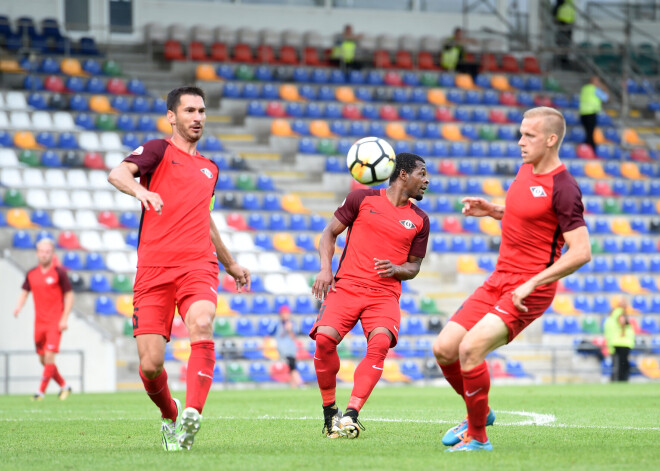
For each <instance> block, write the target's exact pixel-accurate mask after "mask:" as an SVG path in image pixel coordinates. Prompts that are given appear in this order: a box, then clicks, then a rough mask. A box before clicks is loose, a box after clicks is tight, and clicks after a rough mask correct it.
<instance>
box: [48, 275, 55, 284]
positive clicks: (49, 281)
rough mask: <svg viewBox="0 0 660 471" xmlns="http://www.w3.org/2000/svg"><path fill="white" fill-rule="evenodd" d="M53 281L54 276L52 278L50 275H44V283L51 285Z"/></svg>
mask: <svg viewBox="0 0 660 471" xmlns="http://www.w3.org/2000/svg"><path fill="white" fill-rule="evenodd" d="M53 283H55V278H53V277H52V276H48V277H46V284H47V285H52V284H53Z"/></svg>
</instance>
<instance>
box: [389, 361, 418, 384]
mask: <svg viewBox="0 0 660 471" xmlns="http://www.w3.org/2000/svg"><path fill="white" fill-rule="evenodd" d="M383 379H384V380H385V381H389V382H390V383H409V382H410V381H412V380H411V379H410V377H409V376H406V375H404V374H403V373H401V368H399V363H397V362H396V361H394V360H385V363H384V364H383Z"/></svg>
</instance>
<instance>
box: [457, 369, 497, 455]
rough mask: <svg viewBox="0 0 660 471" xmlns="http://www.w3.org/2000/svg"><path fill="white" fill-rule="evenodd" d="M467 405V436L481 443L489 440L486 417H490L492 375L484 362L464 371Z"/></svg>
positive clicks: (464, 395)
mask: <svg viewBox="0 0 660 471" xmlns="http://www.w3.org/2000/svg"><path fill="white" fill-rule="evenodd" d="M462 373H463V387H464V388H465V393H464V394H463V397H464V398H465V405H466V406H467V411H468V429H467V434H468V435H469V436H470V437H472V438H474V439H475V440H478V441H480V442H485V441H486V440H488V437H487V436H486V416H487V415H488V391H489V390H490V374H489V373H488V365H487V364H486V362H485V361H484V362H483V363H482V364H480V365H479V366H476V367H474V368H472V369H471V370H470V371H463V372H462Z"/></svg>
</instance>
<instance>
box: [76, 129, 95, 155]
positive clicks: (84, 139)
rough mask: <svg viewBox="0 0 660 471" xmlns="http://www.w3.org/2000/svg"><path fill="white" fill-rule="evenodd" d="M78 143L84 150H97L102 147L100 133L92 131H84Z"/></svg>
mask: <svg viewBox="0 0 660 471" xmlns="http://www.w3.org/2000/svg"><path fill="white" fill-rule="evenodd" d="M78 145H79V146H80V148H81V149H83V150H92V151H97V150H99V149H100V148H101V144H100V143H99V137H98V134H97V133H95V132H91V131H83V132H81V133H80V135H79V136H78Z"/></svg>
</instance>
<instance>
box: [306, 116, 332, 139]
mask: <svg viewBox="0 0 660 471" xmlns="http://www.w3.org/2000/svg"><path fill="white" fill-rule="evenodd" d="M309 133H310V134H311V135H312V136H316V137H330V136H332V133H331V132H330V127H329V126H328V123H327V122H326V121H323V120H322V119H315V120H313V121H312V122H311V123H309Z"/></svg>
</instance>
